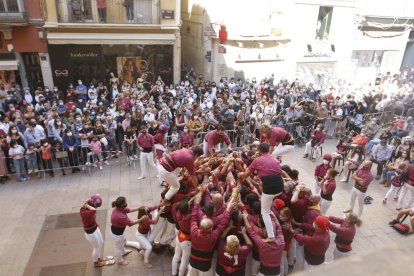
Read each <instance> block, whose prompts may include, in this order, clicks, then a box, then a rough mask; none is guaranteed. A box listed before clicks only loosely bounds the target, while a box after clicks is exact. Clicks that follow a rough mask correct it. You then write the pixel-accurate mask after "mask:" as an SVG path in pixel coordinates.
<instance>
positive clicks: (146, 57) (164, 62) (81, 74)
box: [48, 44, 173, 89]
mask: <svg viewBox="0 0 414 276" xmlns="http://www.w3.org/2000/svg"><path fill="white" fill-rule="evenodd" d="M48 47H49V56H50V62H51V67H52V74H53V82H54V84H55V85H57V86H58V87H59V88H60V89H66V87H68V85H69V84H70V83H73V84H75V83H76V82H77V80H79V79H81V80H82V81H83V83H84V84H86V85H89V84H90V83H91V82H97V81H103V82H104V83H105V84H106V85H109V79H110V78H111V77H110V76H111V73H113V74H114V75H115V76H116V77H118V78H119V80H120V83H121V82H123V80H127V81H128V82H129V83H132V82H136V81H137V79H138V78H141V77H143V76H146V80H147V81H148V82H153V81H155V80H156V79H157V78H158V76H161V78H162V80H163V81H164V82H165V83H167V84H168V83H172V82H173V45H132V44H131V45H73V44H66V45H56V44H49V45H48Z"/></svg>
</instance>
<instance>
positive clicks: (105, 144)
mask: <svg viewBox="0 0 414 276" xmlns="http://www.w3.org/2000/svg"><path fill="white" fill-rule="evenodd" d="M99 141H100V142H101V144H102V145H104V146H105V147H106V146H107V145H108V140H107V139H106V137H102V138H101V139H100V140H99Z"/></svg>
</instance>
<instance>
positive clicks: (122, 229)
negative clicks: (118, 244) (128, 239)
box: [111, 225, 126, 236]
mask: <svg viewBox="0 0 414 276" xmlns="http://www.w3.org/2000/svg"><path fill="white" fill-rule="evenodd" d="M125 228H126V227H115V226H113V225H111V232H112V234H114V235H117V236H121V235H123V234H124V232H125Z"/></svg>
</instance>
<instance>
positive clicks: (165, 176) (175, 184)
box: [158, 164, 181, 200]
mask: <svg viewBox="0 0 414 276" xmlns="http://www.w3.org/2000/svg"><path fill="white" fill-rule="evenodd" d="M180 170H181V168H177V169H175V170H174V171H172V172H169V171H167V170H166V169H164V167H163V166H162V165H161V164H158V174H159V176H160V178H161V179H162V180H164V181H165V182H167V183H168V184H169V185H170V189H169V190H168V192H167V194H166V195H165V198H166V199H168V200H171V198H172V197H173V196H174V195H175V194H176V193H177V192H178V190H179V189H180V182H179V181H178V177H177V173H178V172H179V171H180Z"/></svg>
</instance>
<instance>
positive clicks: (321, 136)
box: [311, 129, 326, 146]
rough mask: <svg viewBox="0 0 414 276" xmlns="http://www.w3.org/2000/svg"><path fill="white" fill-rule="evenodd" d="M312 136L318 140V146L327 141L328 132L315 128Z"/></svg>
mask: <svg viewBox="0 0 414 276" xmlns="http://www.w3.org/2000/svg"><path fill="white" fill-rule="evenodd" d="M311 138H312V139H315V140H316V141H317V144H316V146H320V145H322V144H323V142H325V138H326V134H325V132H324V131H323V130H316V129H315V130H314V131H312V133H311Z"/></svg>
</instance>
